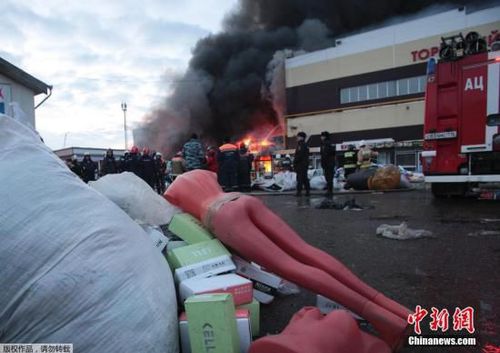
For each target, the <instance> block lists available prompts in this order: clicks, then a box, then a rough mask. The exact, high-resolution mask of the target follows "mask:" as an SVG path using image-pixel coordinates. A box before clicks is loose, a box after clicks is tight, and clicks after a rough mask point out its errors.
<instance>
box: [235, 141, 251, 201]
mask: <svg viewBox="0 0 500 353" xmlns="http://www.w3.org/2000/svg"><path fill="white" fill-rule="evenodd" d="M239 153H240V160H239V162H238V188H239V189H240V191H242V192H249V191H251V189H252V188H251V186H252V182H251V179H250V172H251V171H252V162H253V156H252V155H251V154H249V153H248V150H247V148H246V146H245V145H244V144H241V146H240V151H239Z"/></svg>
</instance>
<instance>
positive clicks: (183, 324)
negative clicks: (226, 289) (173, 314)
mask: <svg viewBox="0 0 500 353" xmlns="http://www.w3.org/2000/svg"><path fill="white" fill-rule="evenodd" d="M236 329H237V331H238V338H239V340H240V353H248V350H249V349H250V344H252V337H253V336H255V335H252V331H251V324H250V313H249V311H248V310H246V309H236ZM179 334H180V336H181V352H182V353H192V351H191V343H190V342H189V323H188V320H187V315H186V313H182V314H181V315H180V317H179Z"/></svg>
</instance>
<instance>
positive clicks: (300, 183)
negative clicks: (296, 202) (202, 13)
mask: <svg viewBox="0 0 500 353" xmlns="http://www.w3.org/2000/svg"><path fill="white" fill-rule="evenodd" d="M320 136H321V145H320V155H321V168H322V169H323V174H324V176H325V179H326V187H327V191H326V196H332V195H333V178H334V175H335V165H336V147H335V145H334V144H333V143H332V141H331V137H330V133H329V132H328V131H323V132H322V133H321V135H320ZM306 138H307V135H306V133H305V132H302V131H301V132H299V133H298V134H297V147H296V149H295V158H294V161H293V166H294V170H295V172H296V173H297V191H296V196H301V195H302V190H303V189H305V193H306V196H309V195H310V191H311V187H310V185H309V178H308V175H307V171H308V169H309V147H308V145H307V142H306ZM377 155H378V153H377V152H375V151H372V150H371V148H370V147H369V146H367V144H366V142H365V141H360V143H359V151H357V152H356V147H355V146H354V145H349V147H348V150H347V151H345V152H344V154H343V156H342V162H343V168H344V176H345V177H346V178H347V177H348V176H349V175H350V174H352V173H354V172H356V171H357V170H362V169H366V168H369V167H370V166H371V165H372V163H373V158H375V157H376V156H377Z"/></svg>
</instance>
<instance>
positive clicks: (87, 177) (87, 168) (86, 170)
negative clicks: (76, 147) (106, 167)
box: [80, 152, 97, 183]
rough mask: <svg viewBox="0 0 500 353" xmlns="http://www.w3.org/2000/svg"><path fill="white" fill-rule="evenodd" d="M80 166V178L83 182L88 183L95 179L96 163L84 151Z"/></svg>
mask: <svg viewBox="0 0 500 353" xmlns="http://www.w3.org/2000/svg"><path fill="white" fill-rule="evenodd" d="M80 167H81V168H82V179H83V181H84V182H86V183H88V182H89V181H94V180H95V172H96V170H97V164H96V163H95V162H94V161H93V160H92V158H91V157H90V153H88V152H87V153H85V155H84V156H83V161H82V163H81V165H80Z"/></svg>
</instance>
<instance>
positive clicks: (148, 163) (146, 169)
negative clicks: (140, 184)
mask: <svg viewBox="0 0 500 353" xmlns="http://www.w3.org/2000/svg"><path fill="white" fill-rule="evenodd" d="M141 171H142V173H141V177H142V180H144V181H145V182H146V183H148V185H149V186H151V188H152V189H154V188H155V181H156V165H155V161H154V159H153V157H152V156H151V153H150V151H149V148H147V147H145V148H144V149H143V150H142V156H141Z"/></svg>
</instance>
